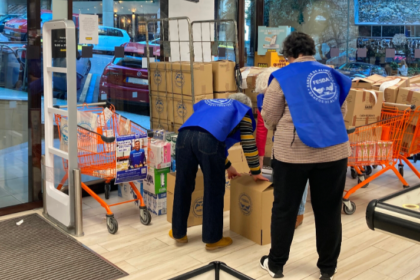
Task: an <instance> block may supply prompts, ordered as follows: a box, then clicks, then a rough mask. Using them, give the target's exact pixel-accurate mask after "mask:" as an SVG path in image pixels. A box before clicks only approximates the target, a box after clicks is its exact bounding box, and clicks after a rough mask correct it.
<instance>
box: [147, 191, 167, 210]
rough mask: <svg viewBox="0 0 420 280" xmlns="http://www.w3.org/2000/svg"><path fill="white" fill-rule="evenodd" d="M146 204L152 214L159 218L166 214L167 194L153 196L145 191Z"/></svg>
mask: <svg viewBox="0 0 420 280" xmlns="http://www.w3.org/2000/svg"><path fill="white" fill-rule="evenodd" d="M143 198H144V203H145V204H146V206H147V209H149V211H150V212H152V213H153V214H155V215H157V216H161V215H165V214H166V192H165V193H160V194H153V193H150V192H148V191H144V197H143Z"/></svg>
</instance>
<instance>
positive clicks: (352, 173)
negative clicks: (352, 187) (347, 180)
mask: <svg viewBox="0 0 420 280" xmlns="http://www.w3.org/2000/svg"><path fill="white" fill-rule="evenodd" d="M350 174H351V177H352V178H353V179H356V178H357V172H356V169H354V168H353V167H350Z"/></svg>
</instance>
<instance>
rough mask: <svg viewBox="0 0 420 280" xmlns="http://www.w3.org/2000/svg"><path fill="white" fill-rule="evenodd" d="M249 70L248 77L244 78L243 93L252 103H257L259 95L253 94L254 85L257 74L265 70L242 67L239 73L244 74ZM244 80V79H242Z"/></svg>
mask: <svg viewBox="0 0 420 280" xmlns="http://www.w3.org/2000/svg"><path fill="white" fill-rule="evenodd" d="M248 70H249V74H248V76H246V86H247V88H246V89H243V92H244V93H245V94H246V95H247V96H248V97H249V98H251V101H252V102H255V103H256V102H257V95H258V94H259V93H257V92H255V85H256V82H257V77H258V75H259V74H261V73H262V72H263V71H264V70H265V69H264V68H261V67H244V68H241V72H242V73H243V72H245V71H248ZM242 78H243V79H245V77H244V76H243V77H242Z"/></svg>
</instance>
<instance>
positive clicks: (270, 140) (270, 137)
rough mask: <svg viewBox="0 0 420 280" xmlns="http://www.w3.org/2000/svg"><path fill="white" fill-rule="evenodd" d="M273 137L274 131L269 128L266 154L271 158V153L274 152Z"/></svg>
mask: <svg viewBox="0 0 420 280" xmlns="http://www.w3.org/2000/svg"><path fill="white" fill-rule="evenodd" d="M273 137H274V131H272V130H269V131H268V133H267V140H266V142H265V155H264V156H266V157H269V158H271V154H272V152H273Z"/></svg>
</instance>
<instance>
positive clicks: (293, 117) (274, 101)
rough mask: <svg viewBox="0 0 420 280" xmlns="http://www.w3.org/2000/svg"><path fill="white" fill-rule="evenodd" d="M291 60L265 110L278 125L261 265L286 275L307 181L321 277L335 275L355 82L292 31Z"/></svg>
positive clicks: (269, 122)
mask: <svg viewBox="0 0 420 280" xmlns="http://www.w3.org/2000/svg"><path fill="white" fill-rule="evenodd" d="M283 54H284V56H285V57H286V58H287V59H288V60H289V62H291V64H290V65H288V66H286V67H284V68H281V69H280V70H277V71H276V72H274V73H273V74H272V75H271V78H270V79H271V83H270V85H269V87H268V89H267V91H266V93H265V97H264V104H263V108H262V112H261V115H262V117H263V119H264V122H265V126H266V127H267V128H268V129H272V130H275V131H276V132H275V135H274V144H273V151H274V153H273V160H272V166H273V187H274V203H273V209H272V216H271V250H270V254H269V255H267V256H263V257H262V258H261V260H260V266H261V267H262V268H263V269H265V270H266V271H267V272H268V273H269V275H270V276H271V277H274V278H281V277H283V267H284V265H285V264H286V262H287V260H288V258H289V252H290V246H291V244H292V240H293V235H294V230H295V228H294V227H295V221H296V220H295V219H296V216H297V213H298V210H299V205H300V203H301V200H302V195H303V193H304V191H305V187H306V184H307V181H308V180H309V186H310V188H311V202H312V208H313V211H314V217H315V225H316V246H317V252H318V255H319V258H318V263H317V266H318V268H319V269H320V271H321V276H320V279H322V280H327V279H332V278H333V275H334V274H335V272H336V268H337V260H338V257H339V255H340V250H341V240H342V226H341V207H342V199H343V191H344V186H345V182H346V172H347V158H348V157H349V156H350V154H351V150H350V145H349V141H348V135H347V131H346V127H345V125H344V119H343V116H344V115H345V113H346V110H347V105H346V102H345V100H346V98H347V95H348V92H349V91H350V88H351V80H350V79H349V78H348V77H346V76H344V75H343V74H341V73H339V72H338V71H336V70H334V69H332V68H330V67H327V66H325V65H322V64H320V63H318V62H316V60H315V58H314V57H313V56H314V55H315V42H314V40H313V39H312V38H311V37H310V36H308V35H307V34H305V33H302V32H293V33H292V34H291V35H289V36H288V37H287V38H286V39H285V41H284V42H283Z"/></svg>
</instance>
